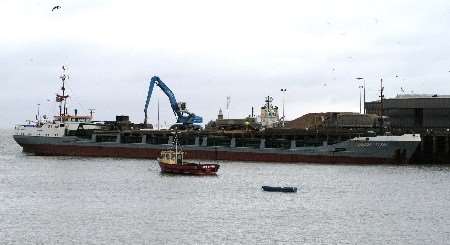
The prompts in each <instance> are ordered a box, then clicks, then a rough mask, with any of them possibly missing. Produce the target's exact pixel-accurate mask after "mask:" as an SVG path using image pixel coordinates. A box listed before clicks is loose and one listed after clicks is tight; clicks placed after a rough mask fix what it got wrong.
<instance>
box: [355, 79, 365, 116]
mask: <svg viewBox="0 0 450 245" xmlns="http://www.w3.org/2000/svg"><path fill="white" fill-rule="evenodd" d="M355 79H356V80H363V85H362V88H363V102H364V103H363V114H366V80H365V79H364V78H363V77H357V78H355ZM360 88H361V86H360ZM360 93H361V90H360ZM360 97H361V94H360ZM359 101H361V99H360V100H359ZM360 103H361V102H360ZM360 107H361V106H360ZM359 113H361V108H360V109H359Z"/></svg>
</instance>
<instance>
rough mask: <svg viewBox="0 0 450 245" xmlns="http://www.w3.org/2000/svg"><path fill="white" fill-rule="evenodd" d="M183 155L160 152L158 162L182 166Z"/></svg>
mask: <svg viewBox="0 0 450 245" xmlns="http://www.w3.org/2000/svg"><path fill="white" fill-rule="evenodd" d="M183 155H184V152H182V151H173V150H168V151H161V155H160V157H159V158H158V160H159V161H161V162H163V163H166V164H183Z"/></svg>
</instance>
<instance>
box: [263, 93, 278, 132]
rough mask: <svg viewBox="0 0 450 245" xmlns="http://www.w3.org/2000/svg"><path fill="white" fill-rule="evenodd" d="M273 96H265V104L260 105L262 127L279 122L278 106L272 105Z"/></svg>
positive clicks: (274, 125)
mask: <svg viewBox="0 0 450 245" xmlns="http://www.w3.org/2000/svg"><path fill="white" fill-rule="evenodd" d="M272 101H273V98H272V97H270V96H267V97H266V104H265V105H264V106H263V107H261V116H260V118H261V125H262V127H264V128H273V127H276V126H277V125H278V124H279V123H280V116H279V114H278V106H273V105H272Z"/></svg>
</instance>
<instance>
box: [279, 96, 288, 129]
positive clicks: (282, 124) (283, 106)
mask: <svg viewBox="0 0 450 245" xmlns="http://www.w3.org/2000/svg"><path fill="white" fill-rule="evenodd" d="M280 91H281V92H283V121H282V127H283V128H284V121H285V120H284V96H285V94H286V91H287V89H285V88H282V89H280Z"/></svg>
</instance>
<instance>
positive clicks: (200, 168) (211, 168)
mask: <svg viewBox="0 0 450 245" xmlns="http://www.w3.org/2000/svg"><path fill="white" fill-rule="evenodd" d="M159 166H160V167H161V172H162V173H170V174H185V175H216V174H217V171H218V170H219V167H220V165H218V164H197V163H184V164H167V163H163V162H159Z"/></svg>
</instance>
